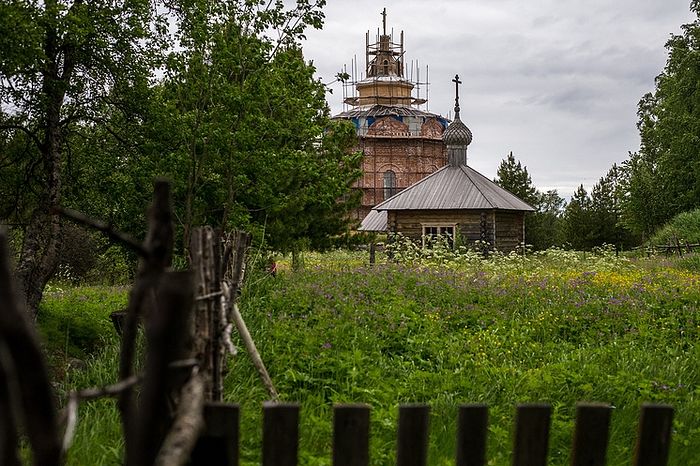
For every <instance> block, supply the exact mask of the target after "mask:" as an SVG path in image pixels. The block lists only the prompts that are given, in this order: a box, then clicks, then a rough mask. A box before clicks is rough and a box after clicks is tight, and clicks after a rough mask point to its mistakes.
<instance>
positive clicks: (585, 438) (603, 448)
mask: <svg viewBox="0 0 700 466" xmlns="http://www.w3.org/2000/svg"><path fill="white" fill-rule="evenodd" d="M611 410H612V408H611V407H610V405H608V404H603V403H579V404H577V405H576V430H575V431H574V442H573V447H572V452H571V465H572V466H605V454H606V452H607V449H608V433H609V430H610V412H611Z"/></svg>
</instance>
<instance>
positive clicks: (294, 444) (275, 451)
mask: <svg viewBox="0 0 700 466" xmlns="http://www.w3.org/2000/svg"><path fill="white" fill-rule="evenodd" d="M262 446H263V451H262V465H263V466H297V456H298V450H299V404H297V403H272V402H266V403H264V404H263V444H262Z"/></svg>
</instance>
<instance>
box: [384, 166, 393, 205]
mask: <svg viewBox="0 0 700 466" xmlns="http://www.w3.org/2000/svg"><path fill="white" fill-rule="evenodd" d="M394 194H396V173H394V172H393V171H392V170H387V171H385V172H384V199H389V198H390V197H391V196H393V195H394Z"/></svg>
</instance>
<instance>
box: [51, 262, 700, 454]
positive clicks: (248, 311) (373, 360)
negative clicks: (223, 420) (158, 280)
mask: <svg viewBox="0 0 700 466" xmlns="http://www.w3.org/2000/svg"><path fill="white" fill-rule="evenodd" d="M306 259H307V260H306V264H307V268H306V269H305V270H303V271H300V272H292V271H291V270H289V269H288V268H287V266H286V265H287V264H282V265H281V267H280V271H279V273H278V275H277V277H276V278H273V277H270V276H267V275H259V276H252V277H250V278H251V280H250V282H249V285H248V287H247V288H246V290H245V291H244V293H243V296H242V297H241V310H242V312H243V315H244V318H245V319H246V321H247V323H248V326H249V327H250V330H251V332H252V334H253V336H254V338H255V341H256V343H257V345H258V348H259V350H260V352H261V354H262V357H263V359H264V360H265V362H266V364H267V367H268V370H269V372H270V374H271V376H272V378H273V380H274V382H275V384H276V387H277V389H278V391H279V392H280V394H281V396H282V398H283V399H284V400H288V401H298V402H300V403H301V405H302V411H301V439H300V441H301V448H300V462H301V464H304V465H330V456H331V451H330V448H331V447H330V445H331V423H332V405H333V403H337V402H364V403H368V404H370V405H371V406H372V414H371V416H372V417H371V419H372V421H371V432H372V434H371V435H372V436H371V461H372V464H381V465H384V464H391V463H392V462H394V461H395V453H394V450H395V436H396V418H397V407H398V405H399V403H404V402H426V403H429V404H430V405H431V407H432V419H431V435H430V452H429V463H430V464H431V465H446V464H452V463H453V461H454V459H453V458H454V452H455V445H454V437H455V421H456V416H457V408H458V405H459V404H460V403H463V402H485V403H488V405H489V407H490V411H489V415H490V427H489V441H488V442H489V443H488V452H487V456H488V458H489V464H493V465H501V464H503V465H505V464H508V463H509V462H510V448H511V439H512V426H513V419H514V412H515V404H516V403H518V402H526V401H546V402H549V403H551V404H552V405H553V407H554V413H553V418H552V430H551V432H552V438H551V441H550V463H551V464H566V463H567V462H568V461H569V444H570V441H571V435H572V429H573V423H574V407H575V403H576V401H579V400H586V401H605V402H609V403H611V404H612V405H613V406H614V411H613V420H612V422H613V423H612V429H611V444H610V449H609V454H608V459H609V464H611V465H618V464H629V463H630V461H631V455H632V449H633V446H634V439H635V435H636V424H637V416H638V410H639V406H640V404H641V403H642V402H645V401H654V402H665V403H671V404H673V405H674V407H675V408H676V416H675V421H674V437H673V442H672V456H671V464H674V465H686V464H700V423H699V422H698V413H700V397H699V396H698V395H699V394H700V392H699V391H698V387H700V347H698V339H699V337H700V318H699V317H698V316H699V314H698V307H699V306H700V275H698V274H696V273H693V272H692V271H689V270H687V269H681V268H677V267H676V266H675V263H671V262H660V261H630V260H626V259H622V258H618V257H615V255H614V254H610V253H609V252H608V253H606V252H605V251H602V252H601V253H600V254H597V255H592V254H587V255H585V256H584V255H582V254H579V253H575V252H570V251H561V250H556V251H549V252H547V253H541V254H537V255H531V256H527V257H522V256H496V257H493V258H492V259H490V260H488V261H482V260H480V259H479V260H472V259H469V260H463V261H461V262H460V261H443V260H442V258H437V259H436V258H435V257H434V256H433V257H431V258H427V259H420V260H418V259H412V262H411V264H410V265H409V264H404V265H401V264H394V263H384V264H380V265H377V266H375V267H369V266H367V265H364V263H365V260H366V258H365V257H364V256H359V255H348V254H347V253H343V254H325V255H309V256H307V258H306ZM76 292H77V293H81V291H80V290H78V291H76ZM120 296H123V292H122V295H120ZM64 297H65V295H64V296H63V297H61V296H55V297H54V298H55V299H56V300H59V301H60V300H61V299H64ZM120 299H121V298H120ZM87 302H90V299H89V300H88V301H87ZM59 308H61V307H60V306H58V305H53V306H52V305H49V306H48V307H46V309H47V310H48V311H47V312H48V313H51V311H50V310H51V309H59ZM100 312H102V311H100ZM101 315H102V314H101ZM110 332H111V330H110ZM107 335H110V333H109V332H107ZM98 346H99V347H100V350H99V351H97V352H93V353H92V355H90V356H88V357H87V359H86V368H85V369H84V370H82V371H75V372H69V373H68V376H67V377H66V379H65V383H64V386H65V388H66V389H69V388H82V387H85V386H91V385H101V384H104V383H110V382H112V381H113V379H112V377H113V376H114V374H115V373H116V368H115V364H116V362H115V360H116V354H117V346H116V339H115V338H114V337H111V336H107V337H106V339H105V340H104V342H103V343H101V344H100V345H98ZM239 346H241V347H242V345H240V343H239ZM225 386H226V394H225V397H226V399H227V400H229V401H235V402H238V403H240V404H241V406H242V420H241V423H242V425H241V448H242V464H246V465H252V464H259V462H260V443H261V402H262V401H263V400H265V399H266V398H267V396H266V393H265V391H264V389H263V387H262V384H261V383H260V381H259V379H258V376H257V374H256V372H255V369H254V368H253V367H252V364H251V363H250V360H249V358H248V357H247V356H246V355H245V354H244V353H243V352H241V353H240V354H239V355H238V356H237V357H235V358H234V360H233V363H232V364H231V367H230V371H229V374H228V376H227V378H226V380H225ZM121 448H122V444H121V440H120V435H119V422H118V418H117V417H116V410H115V407H114V404H113V402H111V401H103V402H100V403H97V404H92V405H87V406H86V407H84V408H83V409H82V410H81V423H80V430H79V432H78V435H77V436H76V443H75V445H74V446H73V448H72V449H71V452H70V455H69V463H70V464H117V463H118V462H119V461H120V450H121Z"/></svg>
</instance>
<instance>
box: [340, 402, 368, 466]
mask: <svg viewBox="0 0 700 466" xmlns="http://www.w3.org/2000/svg"><path fill="white" fill-rule="evenodd" d="M369 413H370V407H369V406H368V405H365V404H355V405H336V406H335V407H334V408H333V414H334V419H333V466H368V465H369Z"/></svg>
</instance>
